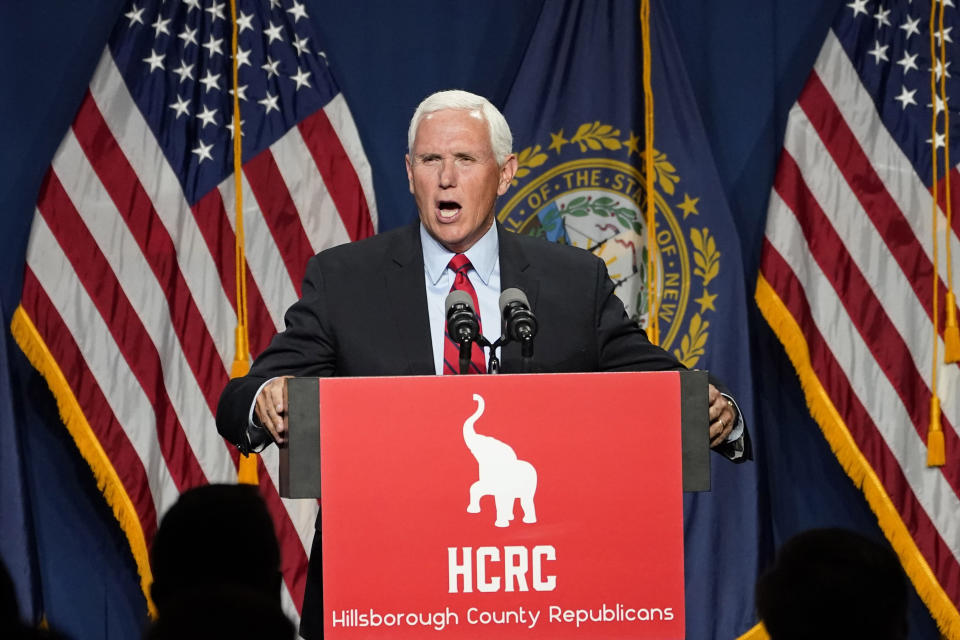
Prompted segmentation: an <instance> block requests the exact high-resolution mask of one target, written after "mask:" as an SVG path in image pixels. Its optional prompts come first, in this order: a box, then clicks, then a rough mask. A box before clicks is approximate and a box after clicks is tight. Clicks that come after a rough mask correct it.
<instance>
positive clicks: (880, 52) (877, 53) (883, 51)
mask: <svg viewBox="0 0 960 640" xmlns="http://www.w3.org/2000/svg"><path fill="white" fill-rule="evenodd" d="M873 42H874V45H873V50H871V51H867V55H868V56H873V59H874V62H875V63H876V64H880V61H881V60H885V61H889V60H890V58H888V57H887V48H888V47H889V46H890V45H887V44H885V45H883V46H882V47H881V46H880V41H879V40H874V41H873Z"/></svg>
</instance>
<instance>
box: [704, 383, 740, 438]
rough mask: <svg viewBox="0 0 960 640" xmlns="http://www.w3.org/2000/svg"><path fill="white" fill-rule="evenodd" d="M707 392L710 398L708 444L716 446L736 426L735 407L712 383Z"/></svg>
mask: <svg viewBox="0 0 960 640" xmlns="http://www.w3.org/2000/svg"><path fill="white" fill-rule="evenodd" d="M708 393H709V398H710V411H709V415H710V446H711V447H716V446H717V445H720V444H723V443H724V442H726V441H727V436H729V435H730V432H731V431H733V427H734V426H736V424H737V408H736V406H734V404H733V402H731V401H730V400H729V399H727V398H725V397H724V396H723V395H722V394H721V393H720V392H719V391H718V390H717V388H716V387H715V386H713V385H712V384H711V385H710V387H709V390H708Z"/></svg>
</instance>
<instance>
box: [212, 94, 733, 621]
mask: <svg viewBox="0 0 960 640" xmlns="http://www.w3.org/2000/svg"><path fill="white" fill-rule="evenodd" d="M408 144H409V151H410V152H409V154H408V155H407V156H406V166H407V178H408V180H409V184H410V192H411V193H412V194H413V196H414V199H415V201H416V203H417V209H418V210H419V218H420V219H419V222H418V223H416V224H414V225H411V226H409V227H405V228H402V229H397V230H394V231H391V232H387V233H383V234H380V235H377V236H374V237H373V238H369V239H367V240H363V241H361V242H357V243H353V244H349V245H341V246H339V247H335V248H333V249H329V250H327V251H324V252H322V253H320V254H318V255H317V256H314V257H313V258H312V259H311V260H310V262H309V264H308V266H307V274H306V277H305V278H304V284H303V296H302V298H301V299H300V301H299V302H297V303H296V304H294V305H293V306H292V307H291V308H290V309H289V310H288V312H287V315H286V317H285V322H286V329H285V330H284V332H283V333H281V334H279V335H278V336H276V337H275V338H274V340H273V342H272V343H271V345H270V346H269V347H268V348H267V349H266V350H265V351H264V352H263V353H262V354H261V355H260V356H259V357H258V358H257V360H256V362H254V364H253V367H252V369H251V371H250V374H249V375H247V376H246V377H244V378H240V379H236V380H231V381H230V383H229V384H228V385H227V388H226V389H225V390H224V392H223V395H222V396H221V399H220V405H219V407H218V409H217V427H218V429H219V431H220V433H221V434H222V435H223V436H224V437H226V438H227V439H228V440H230V441H231V442H233V443H234V444H236V445H237V446H238V447H239V448H240V449H241V450H242V451H256V450H260V449H261V448H262V447H264V446H266V445H268V444H269V443H270V442H277V443H278V444H284V443H285V442H286V439H287V434H286V432H285V430H284V429H285V428H284V425H283V416H284V414H285V412H286V406H285V405H284V401H283V392H284V384H285V378H284V376H291V375H296V376H371V375H429V374H442V373H444V372H445V370H446V369H448V368H451V367H450V365H446V364H445V362H444V361H445V358H444V351H445V350H446V349H447V348H448V347H447V346H446V344H445V343H446V338H445V336H444V323H445V317H444V316H445V309H444V299H445V298H446V296H447V294H448V293H449V292H450V290H451V287H452V286H454V285H456V286H457V288H463V286H464V285H465V284H466V283H465V282H464V280H469V288H468V290H469V289H472V290H473V292H472V293H473V295H475V296H476V300H477V302H478V308H479V313H480V321H481V326H482V333H483V334H484V336H486V337H487V339H489V340H490V341H491V342H493V341H494V340H496V339H497V338H498V337H499V335H500V311H499V308H498V305H497V299H498V297H499V295H500V292H501V291H502V290H505V289H507V288H511V287H516V288H519V289H521V290H522V291H524V292H525V293H526V295H527V297H528V299H529V301H530V306H531V307H532V309H533V311H534V312H535V313H536V315H537V317H538V319H539V321H540V326H539V331H538V334H537V337H536V349H535V354H534V357H533V359H532V360H531V361H530V362H529V363H528V366H529V370H530V371H532V372H577V371H654V370H676V369H680V368H682V365H680V364H679V363H678V362H677V361H676V359H674V357H673V356H672V355H670V354H669V353H667V352H666V351H664V350H662V349H660V348H659V347H656V346H654V345H652V344H650V342H649V341H648V340H647V338H646V334H644V332H643V330H642V329H640V328H639V327H638V326H637V325H636V324H635V323H634V322H632V321H630V320H629V318H627V315H626V312H625V310H624V308H623V304H622V303H621V302H620V300H619V299H618V298H617V297H616V296H615V295H614V289H613V284H612V283H611V282H610V278H609V276H608V275H607V270H606V266H605V265H604V263H603V261H601V260H600V259H599V258H597V257H596V256H594V255H592V254H590V253H589V252H586V251H583V250H581V249H577V248H573V247H568V246H561V245H556V244H552V243H549V242H546V241H544V240H542V239H537V238H531V237H526V236H518V235H514V234H512V233H509V232H506V231H505V230H503V229H502V228H501V227H500V226H499V225H496V224H495V223H494V217H495V215H494V212H495V204H496V199H497V196H500V195H503V194H504V193H506V191H507V189H508V187H509V186H510V182H511V180H512V179H513V176H514V174H515V173H516V171H517V158H516V156H515V155H514V154H513V153H511V145H512V136H511V134H510V128H509V126H508V125H507V123H506V120H504V118H503V115H502V114H501V113H500V112H499V111H498V110H497V109H496V108H495V107H494V106H493V105H492V104H490V102H489V101H487V100H486V99H485V98H482V97H480V96H477V95H474V94H471V93H467V92H464V91H443V92H440V93H436V94H433V95H432V96H430V97H428V98H427V99H426V100H424V101H423V102H422V103H421V104H420V106H419V107H418V108H417V110H416V112H415V113H414V115H413V118H412V120H411V123H410V130H409V133H408ZM461 254H462V255H465V256H466V258H467V260H468V263H467V264H466V265H465V266H461V267H459V268H451V265H450V262H451V260H452V259H453V258H454V257H455V256H458V255H461ZM458 260H462V259H461V258H458ZM458 273H459V274H460V275H458ZM464 275H465V276H466V277H465V278H464ZM502 359H503V366H502V371H503V372H504V373H510V372H518V371H521V363H522V360H521V357H520V349H519V346H518V345H516V344H515V343H514V344H509V345H507V347H505V348H504V351H503V358H502ZM477 360H481V358H477ZM480 366H481V367H482V362H481V363H480ZM709 393H710V398H709V399H710V408H709V414H710V426H709V433H710V442H711V446H713V447H714V448H717V449H718V450H720V451H721V453H723V454H724V455H726V456H727V457H729V458H732V459H743V458H744V457H745V456H744V452H745V447H744V444H745V441H746V438H745V436H744V435H743V427H742V423H741V422H740V421H739V416H738V412H737V411H736V406H735V405H734V404H733V402H732V401H731V400H730V399H729V397H727V396H724V395H722V394H721V393H720V391H718V389H717V388H716V387H715V386H714V385H713V384H711V385H710V391H709ZM734 429H736V431H734ZM653 435H654V436H655V434H653ZM314 553H317V556H318V557H319V547H318V545H317V542H316V541H315V543H314ZM316 574H319V571H316V572H312V573H311V575H310V576H308V587H307V593H306V595H305V598H304V607H303V611H304V617H303V624H302V627H301V633H304V632H305V631H306V633H310V632H311V630H312V629H314V628H315V629H322V620H320V619H319V612H318V613H317V614H316V615H317V616H318V619H312V615H313V611H312V610H313V608H314V607H312V606H310V605H309V604H308V602H309V601H310V600H311V598H312V597H315V596H314V595H312V592H313V590H314V589H318V588H319V580H320V576H319V575H316ZM314 580H316V585H314ZM315 595H316V596H318V595H319V593H318V592H317V593H316V594H315ZM314 625H316V626H315V627H314ZM317 635H318V636H319V635H320V634H319V633H317ZM305 637H309V636H305Z"/></svg>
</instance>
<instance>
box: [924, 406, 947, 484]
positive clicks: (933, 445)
mask: <svg viewBox="0 0 960 640" xmlns="http://www.w3.org/2000/svg"><path fill="white" fill-rule="evenodd" d="M945 463H946V454H945V452H944V444H943V426H942V425H941V423H940V398H939V397H938V396H937V395H936V394H934V396H933V397H932V398H930V427H929V429H928V431H927V466H928V467H942V466H943V465H944V464H945Z"/></svg>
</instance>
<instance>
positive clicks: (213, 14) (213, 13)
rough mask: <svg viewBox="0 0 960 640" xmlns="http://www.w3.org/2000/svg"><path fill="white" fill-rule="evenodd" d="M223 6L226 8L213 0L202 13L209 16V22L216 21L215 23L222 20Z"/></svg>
mask: <svg viewBox="0 0 960 640" xmlns="http://www.w3.org/2000/svg"><path fill="white" fill-rule="evenodd" d="M225 6H226V5H225V4H224V3H223V2H221V3H220V4H217V1H216V0H214V1H213V4H212V5H210V6H209V7H207V8H206V9H204V11H206V12H207V13H209V14H210V22H211V23H214V22H216V21H217V18H220V19H221V20H224V16H223V8H224V7H225Z"/></svg>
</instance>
